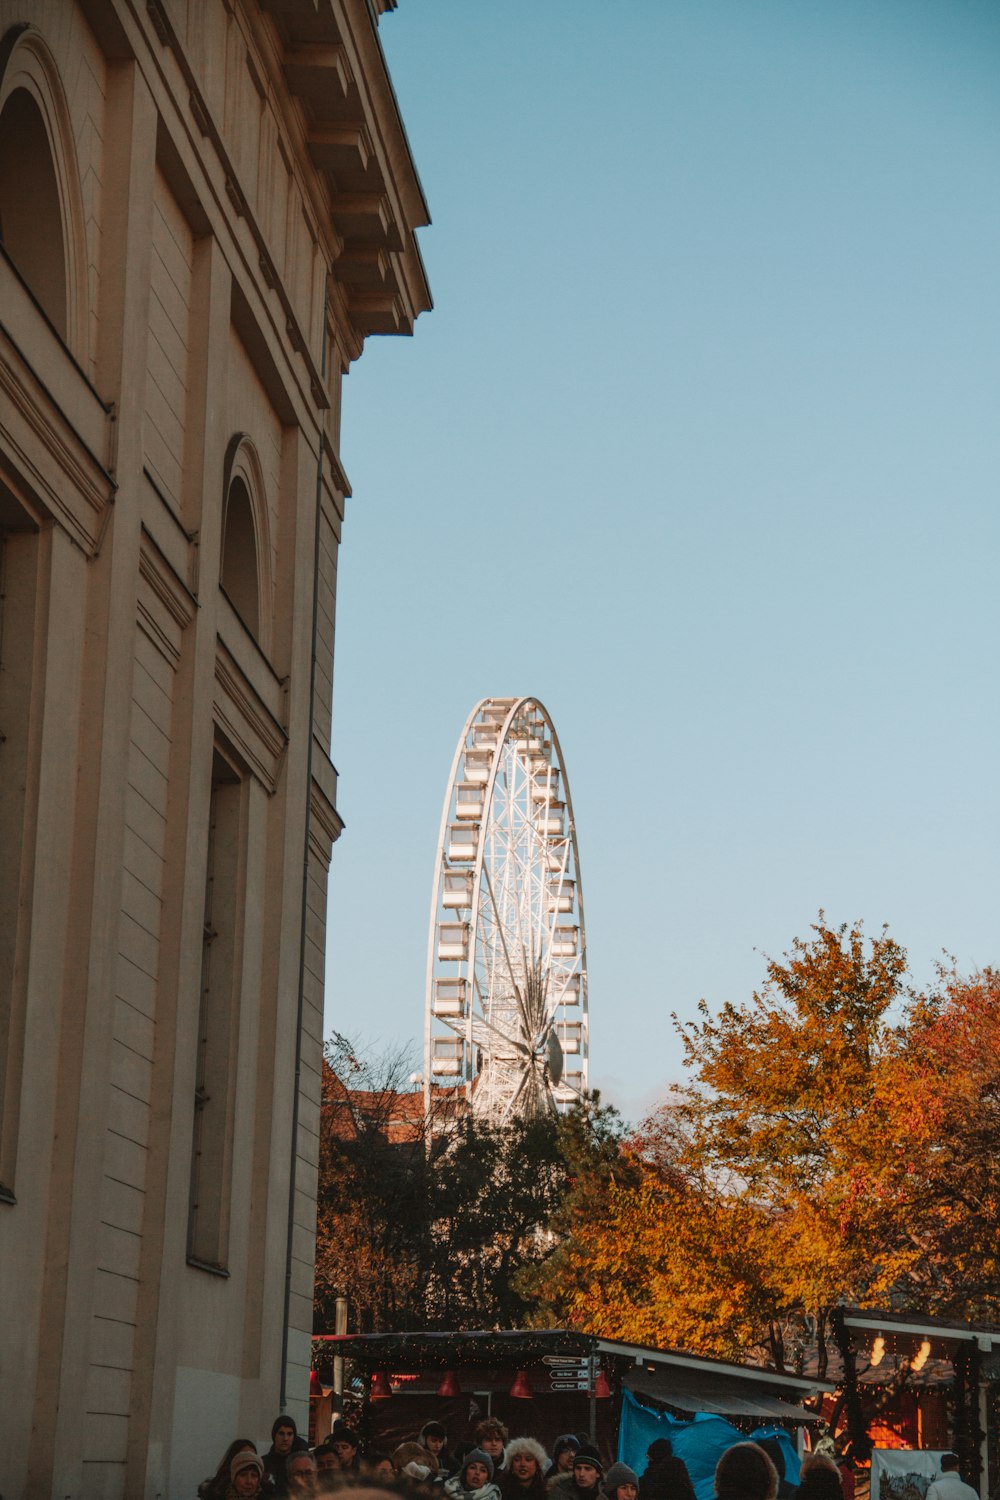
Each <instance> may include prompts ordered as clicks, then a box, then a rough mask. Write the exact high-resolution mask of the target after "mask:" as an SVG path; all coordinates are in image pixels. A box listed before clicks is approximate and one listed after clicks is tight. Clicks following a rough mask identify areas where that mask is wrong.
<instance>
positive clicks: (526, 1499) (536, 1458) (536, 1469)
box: [499, 1437, 549, 1500]
mask: <svg viewBox="0 0 1000 1500" xmlns="http://www.w3.org/2000/svg"><path fill="white" fill-rule="evenodd" d="M504 1463H505V1465H506V1467H505V1468H504V1470H503V1472H502V1473H501V1474H500V1476H499V1480H500V1493H501V1495H502V1496H503V1500H545V1496H546V1494H547V1488H546V1484H545V1470H546V1469H547V1468H548V1463H549V1456H548V1454H547V1453H546V1451H545V1449H544V1448H543V1447H542V1445H541V1443H539V1442H536V1441H535V1439H534V1438H530V1437H518V1438H512V1439H511V1441H510V1442H509V1443H508V1444H507V1448H506V1451H505V1453H504Z"/></svg>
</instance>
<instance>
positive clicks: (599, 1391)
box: [594, 1368, 611, 1401]
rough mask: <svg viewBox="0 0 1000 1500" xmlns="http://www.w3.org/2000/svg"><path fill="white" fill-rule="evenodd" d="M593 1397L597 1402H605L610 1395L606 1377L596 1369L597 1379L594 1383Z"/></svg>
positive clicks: (600, 1370) (601, 1371)
mask: <svg viewBox="0 0 1000 1500" xmlns="http://www.w3.org/2000/svg"><path fill="white" fill-rule="evenodd" d="M594 1395H595V1396H596V1397H597V1400H598V1401H605V1400H607V1398H608V1397H609V1396H610V1395H611V1387H610V1386H609V1385H608V1377H607V1376H606V1375H605V1373H604V1371H603V1370H602V1369H600V1368H598V1371H597V1379H596V1380H595V1381H594Z"/></svg>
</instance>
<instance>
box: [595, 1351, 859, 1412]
mask: <svg viewBox="0 0 1000 1500" xmlns="http://www.w3.org/2000/svg"><path fill="white" fill-rule="evenodd" d="M597 1352H598V1354H608V1355H612V1356H615V1357H617V1358H620V1359H622V1358H624V1359H631V1360H632V1361H633V1363H634V1364H635V1365H637V1366H638V1365H642V1366H645V1367H646V1369H647V1372H648V1371H650V1370H655V1369H668V1368H669V1369H670V1370H672V1371H677V1372H678V1373H679V1372H681V1371H683V1372H685V1376H684V1378H685V1379H686V1381H687V1384H688V1385H691V1384H692V1383H693V1382H694V1381H696V1380H697V1379H699V1378H701V1379H703V1380H704V1379H706V1378H710V1379H711V1380H712V1381H713V1382H714V1381H716V1380H719V1379H724V1380H732V1381H736V1382H749V1383H750V1384H752V1385H754V1386H757V1387H758V1388H760V1389H761V1390H771V1391H780V1392H782V1393H783V1394H785V1395H787V1396H790V1397H796V1396H797V1397H799V1398H801V1397H803V1396H811V1395H815V1394H817V1393H818V1392H820V1391H833V1390H834V1389H835V1387H834V1386H833V1385H831V1384H829V1382H827V1381H824V1380H810V1379H809V1378H808V1377H804V1376H801V1375H787V1374H784V1373H779V1372H778V1371H777V1370H768V1369H765V1367H764V1366H763V1365H738V1364H733V1363H732V1362H731V1361H729V1360H723V1359H708V1358H707V1357H706V1356H705V1355H703V1354H688V1353H687V1352H686V1351H685V1350H683V1349H654V1348H651V1347H650V1346H649V1345H648V1344H622V1343H619V1342H618V1341H617V1340H615V1339H598V1340H597ZM737 1388H739V1387H737ZM743 1389H744V1390H746V1389H747V1387H746V1385H744V1387H743Z"/></svg>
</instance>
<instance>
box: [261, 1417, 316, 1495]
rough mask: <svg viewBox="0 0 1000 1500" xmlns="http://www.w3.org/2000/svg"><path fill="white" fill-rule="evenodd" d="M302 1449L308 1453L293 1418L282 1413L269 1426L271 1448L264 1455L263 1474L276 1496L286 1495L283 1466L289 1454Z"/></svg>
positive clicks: (286, 1480) (307, 1445)
mask: <svg viewBox="0 0 1000 1500" xmlns="http://www.w3.org/2000/svg"><path fill="white" fill-rule="evenodd" d="M303 1449H304V1450H305V1451H306V1452H307V1453H308V1451H309V1444H308V1443H307V1442H306V1441H305V1439H304V1438H300V1437H299V1430H298V1428H297V1427H296V1425H295V1418H294V1417H290V1416H288V1414H287V1413H286V1412H282V1414H281V1416H280V1417H275V1419H274V1421H273V1422H272V1424H271V1446H270V1448H268V1450H267V1452H266V1453H265V1454H264V1472H265V1474H266V1475H267V1476H268V1478H269V1479H270V1481H271V1483H272V1485H273V1486H274V1492H275V1494H276V1495H285V1494H287V1493H288V1478H287V1471H286V1467H285V1466H286V1464H287V1463H288V1458H289V1455H290V1454H292V1453H301V1452H302V1451H303Z"/></svg>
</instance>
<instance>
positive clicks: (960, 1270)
mask: <svg viewBox="0 0 1000 1500" xmlns="http://www.w3.org/2000/svg"><path fill="white" fill-rule="evenodd" d="M879 1091H880V1097H881V1103H882V1107H883V1113H884V1117H885V1119H886V1122H887V1127H886V1130H885V1132H884V1134H883V1135H882V1137H881V1138H880V1140H879V1141H877V1142H874V1143H873V1151H872V1157H871V1167H870V1178H871V1184H870V1185H871V1191H872V1193H873V1194H875V1195H876V1196H877V1198H878V1200H879V1201H880V1203H881V1204H882V1205H884V1207H885V1210H886V1212H887V1213H891V1215H892V1217H893V1220H894V1222H895V1223H896V1225H897V1228H898V1233H899V1234H900V1236H901V1237H902V1238H903V1240H904V1242H905V1246H906V1252H907V1263H906V1270H905V1277H904V1278H903V1279H902V1286H903V1289H904V1291H905V1294H906V1296H907V1298H908V1300H909V1301H910V1302H911V1303H912V1304H913V1305H915V1306H916V1305H919V1306H922V1307H924V1308H926V1309H927V1310H928V1311H929V1312H933V1313H938V1314H940V1315H942V1316H945V1317H960V1318H968V1319H970V1320H980V1321H985V1322H996V1321H997V1319H998V1317H1000V1156H998V1151H997V1143H998V1142H1000V972H998V971H997V970H996V969H990V968H987V969H984V970H982V971H981V972H979V973H976V974H973V975H972V976H971V977H970V978H968V979H965V978H962V977H961V976H960V975H959V974H958V973H957V972H956V970H955V969H954V967H953V966H952V967H951V968H949V969H942V970H941V972H940V974H939V983H938V985H937V987H936V988H935V989H934V990H933V991H932V992H931V993H930V994H928V995H921V996H917V997H916V998H915V999H914V1001H913V1003H912V1005H911V1008H910V1011H909V1014H908V1016H907V1021H906V1025H905V1026H903V1027H900V1028H899V1029H898V1031H897V1032H896V1033H895V1034H894V1036H893V1038H892V1048H891V1052H890V1054H889V1056H888V1058H887V1060H886V1063H885V1066H884V1068H883V1069H882V1074H881V1077H880V1082H879Z"/></svg>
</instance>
